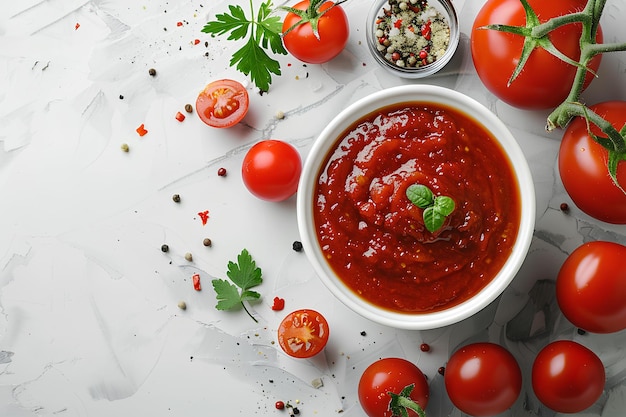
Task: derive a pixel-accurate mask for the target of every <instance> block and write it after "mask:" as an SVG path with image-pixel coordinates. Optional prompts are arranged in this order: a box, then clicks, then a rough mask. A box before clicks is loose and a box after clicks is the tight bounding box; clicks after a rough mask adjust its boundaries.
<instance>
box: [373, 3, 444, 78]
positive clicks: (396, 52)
mask: <svg viewBox="0 0 626 417" xmlns="http://www.w3.org/2000/svg"><path fill="white" fill-rule="evenodd" d="M388 4H389V8H388V9H387V8H383V13H382V14H381V15H379V16H378V18H377V20H376V31H375V35H376V40H377V42H378V46H377V49H378V51H379V52H380V53H381V54H382V55H383V56H384V57H385V59H386V60H388V61H390V62H392V63H393V64H395V65H397V66H399V67H419V66H424V65H428V64H431V63H433V62H434V61H436V60H437V59H439V58H440V57H441V56H442V55H443V54H444V53H445V52H446V49H448V45H449V43H450V25H449V24H448V22H447V21H446V19H445V17H444V16H443V15H442V14H441V12H439V11H438V10H437V9H435V8H434V7H432V6H430V5H429V4H428V2H427V1H426V0H388Z"/></svg>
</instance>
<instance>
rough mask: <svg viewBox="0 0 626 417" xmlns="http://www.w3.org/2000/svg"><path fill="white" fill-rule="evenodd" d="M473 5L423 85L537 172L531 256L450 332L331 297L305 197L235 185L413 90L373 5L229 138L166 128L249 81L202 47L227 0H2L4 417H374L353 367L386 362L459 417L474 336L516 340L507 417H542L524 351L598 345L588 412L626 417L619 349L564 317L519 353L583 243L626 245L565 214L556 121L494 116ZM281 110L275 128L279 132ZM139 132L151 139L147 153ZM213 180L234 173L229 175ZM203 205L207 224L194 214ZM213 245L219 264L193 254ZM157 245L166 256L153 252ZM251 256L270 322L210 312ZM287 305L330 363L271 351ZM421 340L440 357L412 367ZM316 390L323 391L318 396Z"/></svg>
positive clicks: (615, 4)
mask: <svg viewBox="0 0 626 417" xmlns="http://www.w3.org/2000/svg"><path fill="white" fill-rule="evenodd" d="M237 3H240V4H242V5H243V6H244V8H245V7H246V5H247V2H246V1H243V0H241V1H238V2H237ZM258 3H259V2H258V1H257V0H255V5H256V4H258ZM481 3H482V1H480V0H477V1H473V0H467V1H465V2H464V1H457V2H455V4H456V7H457V10H458V11H459V14H460V18H461V24H462V31H463V33H464V37H463V39H462V43H461V46H460V48H459V51H458V53H457V56H456V57H455V59H454V61H453V62H452V63H451V64H450V65H449V66H448V68H446V69H445V70H444V72H443V73H442V74H440V75H439V76H438V77H435V78H432V79H429V80H425V81H412V82H427V83H434V84H438V85H443V86H446V87H451V88H455V89H457V90H460V91H462V92H465V93H467V94H469V95H471V96H472V97H474V98H476V99H477V100H479V101H481V102H483V103H484V104H485V105H487V106H489V108H491V109H492V110H493V111H494V112H496V113H497V114H498V115H499V117H501V118H502V119H503V120H504V121H505V122H507V124H508V125H509V127H510V128H511V130H512V132H513V133H514V135H515V136H516V137H517V138H518V140H519V142H520V144H521V146H522V148H523V150H524V152H525V154H526V156H527V158H528V160H529V163H530V165H531V168H532V171H533V175H534V177H535V184H536V188H537V197H538V198H537V210H538V216H537V233H536V239H535V241H534V243H533V246H532V248H531V251H530V254H529V256H528V259H527V261H526V263H525V265H524V267H523V268H522V271H521V272H520V274H519V276H518V277H517V278H516V280H515V281H514V282H513V284H512V285H511V287H510V288H509V290H507V291H506V292H505V294H504V295H503V297H502V301H497V302H495V303H494V304H493V305H492V306H490V307H489V308H487V309H486V310H485V311H483V312H481V313H480V314H478V315H477V316H476V317H472V318H471V319H468V320H467V321H465V322H463V323H461V324H458V325H455V326H451V327H450V328H444V329H439V330H433V331H425V332H416V331H396V330H394V329H390V328H385V327H381V326H378V325H376V324H373V323H371V322H368V321H366V320H364V319H362V318H360V317H359V316H356V315H355V314H354V313H352V312H350V311H348V310H347V309H346V308H345V307H344V306H343V305H341V304H340V303H339V302H337V301H336V300H334V299H333V298H332V296H331V295H330V292H328V291H327V290H326V289H325V288H323V287H322V285H321V284H320V283H319V281H318V280H317V278H316V277H315V275H314V273H313V271H312V268H311V267H310V265H309V264H308V262H307V260H306V258H305V255H304V254H302V253H296V252H294V251H293V250H292V249H291V245H292V242H293V241H295V240H298V238H299V237H298V231H297V227H296V217H295V199H293V198H292V199H290V200H288V201H286V202H283V203H278V204H277V203H267V202H263V201H260V200H257V199H256V198H254V197H253V196H251V195H250V194H249V193H248V192H247V191H246V190H245V188H244V186H243V185H242V182H241V179H240V166H241V160H242V158H243V155H244V154H245V151H246V150H247V149H248V148H249V147H250V146H251V145H252V144H254V143H255V142H257V141H259V140H261V139H267V138H277V139H282V140H286V141H289V142H291V143H293V144H294V145H295V146H296V147H297V148H298V150H299V151H300V152H301V155H302V157H303V158H305V157H306V154H307V151H308V149H309V146H310V144H311V143H312V141H313V140H314V139H315V137H316V134H318V133H319V131H320V130H321V129H322V127H323V126H324V125H325V124H326V123H328V121H329V120H330V119H331V118H332V117H333V116H334V115H335V114H336V113H337V112H338V111H339V110H341V109H342V108H344V107H345V106H346V105H348V104H349V103H351V102H353V101H355V100H356V99H358V98H360V97H363V96H364V95H366V94H368V93H371V92H374V91H377V90H379V89H381V88H385V87H389V86H393V85H399V84H403V83H408V82H409V81H403V80H400V79H397V78H393V77H390V76H389V75H388V74H387V73H385V72H383V71H382V70H380V69H379V68H377V67H376V65H375V63H374V61H373V60H372V59H371V57H370V56H369V55H368V51H367V47H366V45H365V40H364V20H365V15H366V13H367V9H368V8H369V5H370V4H371V2H369V1H367V2H366V1H363V0H350V1H348V2H347V3H345V4H344V6H345V9H346V11H347V12H348V13H349V18H350V24H351V30H352V31H351V37H350V41H349V43H348V46H347V48H346V50H345V51H344V52H343V53H342V54H341V55H340V56H339V57H338V58H336V59H335V60H333V61H332V62H330V63H328V64H325V65H321V66H317V65H308V66H304V65H302V63H300V62H298V61H296V60H295V59H293V58H290V57H281V58H280V61H281V64H282V69H283V75H282V76H281V77H279V78H275V79H274V83H273V84H272V88H271V91H270V93H269V94H265V95H259V94H256V93H255V92H254V88H253V87H252V86H249V88H250V91H251V97H252V103H251V109H250V112H249V114H248V115H247V116H246V118H245V119H244V121H243V122H242V123H241V124H240V125H238V126H236V127H234V128H232V129H223V130H218V129H212V128H209V127H208V126H206V125H204V124H203V123H202V122H201V121H200V120H199V119H198V118H197V117H195V115H194V116H188V117H187V119H186V120H185V121H184V122H183V123H179V122H178V121H176V120H175V119H174V115H175V114H176V112H177V111H182V109H183V107H184V105H185V104H186V103H195V97H196V95H197V92H198V91H199V90H200V89H201V88H202V87H203V86H204V85H205V84H206V83H207V82H208V81H210V80H213V79H217V78H226V77H228V78H234V79H238V80H240V81H242V82H244V83H247V80H246V79H245V78H244V77H243V76H242V75H241V74H239V73H237V72H235V71H234V70H233V69H231V68H229V67H228V60H229V58H230V54H231V53H232V51H233V47H234V45H232V44H231V43H229V42H227V41H226V40H225V39H220V38H215V39H213V38H211V37H209V36H207V35H206V34H204V33H202V32H201V29H202V27H203V26H204V24H205V23H206V22H207V21H208V20H209V19H210V18H212V16H214V15H215V13H221V12H223V11H225V10H226V7H227V4H228V2H226V1H221V0H205V1H198V0H181V1H163V0H161V1H159V0H145V1H142V2H138V1H127V0H92V1H87V0H48V1H45V0H20V1H9V0H0V416H7V417H34V416H46V417H47V416H67V417H75V416H89V417H100V416H102V417H104V416H137V415H143V416H153V417H160V416H187V417H192V416H207V415H209V416H217V415H245V416H251V415H283V414H284V413H285V412H284V411H282V412H281V411H278V410H276V409H275V408H274V402H275V401H276V400H283V401H285V402H287V401H289V402H291V403H292V404H296V403H297V404H298V408H299V409H300V411H301V415H302V416H332V415H337V414H339V413H340V412H342V414H341V415H344V416H363V415H364V413H363V412H362V411H361V409H360V407H359V406H358V404H357V402H356V383H357V381H358V378H359V376H360V372H361V371H362V370H363V369H364V367H365V366H367V364H369V363H370V362H371V361H372V360H373V359H375V358H377V357H381V356H391V355H401V356H404V357H407V358H409V359H411V360H414V361H416V362H417V364H418V365H419V366H420V367H421V368H422V369H423V370H424V371H425V373H426V374H428V376H429V378H430V381H431V396H432V397H431V398H432V399H431V403H430V405H429V408H428V410H427V411H428V415H429V416H447V415H450V416H460V415H461V414H460V413H459V411H458V410H455V409H454V408H453V407H452V406H451V405H450V403H449V401H448V400H447V398H446V397H445V395H444V391H443V386H442V378H441V376H440V375H439V374H438V373H437V369H438V368H439V367H440V366H442V365H444V364H445V360H446V358H447V357H448V354H449V353H450V352H451V351H452V350H454V349H455V348H456V347H457V346H459V345H460V344H462V343H466V342H468V341H473V340H493V341H497V342H500V343H502V344H504V345H505V346H506V347H507V348H509V349H510V350H511V352H513V353H514V354H515V355H516V357H517V358H518V360H519V361H520V364H521V365H522V368H523V370H524V376H525V389H524V392H523V394H522V395H521V396H520V399H519V401H518V403H517V404H516V405H515V407H514V408H513V409H512V410H511V411H509V412H507V413H505V414H504V415H507V416H533V415H536V416H539V415H542V416H545V415H551V413H550V412H549V411H548V410H545V409H543V408H542V407H540V405H539V404H538V402H537V400H536V399H535V398H534V396H533V394H532V390H530V389H529V383H528V381H529V378H528V377H529V374H530V364H531V363H532V358H533V355H534V354H535V353H536V352H537V351H538V350H539V348H540V347H541V346H542V345H543V344H545V343H546V342H547V341H548V340H551V339H553V338H556V337H559V338H573V339H576V340H578V341H580V342H581V343H583V344H585V345H587V346H590V347H591V348H593V349H594V350H595V351H596V352H597V353H598V354H599V356H600V357H601V359H602V360H603V362H604V363H605V366H606V369H607V377H608V380H607V390H606V392H605V395H603V397H602V399H601V400H600V401H599V403H598V404H597V405H596V406H594V407H593V408H592V409H590V410H588V412H586V413H585V414H584V415H588V416H603V417H604V416H618V415H623V410H624V409H625V408H624V407H626V400H625V392H626V389H625V387H626V384H625V383H624V379H625V378H626V359H625V358H624V353H623V349H622V348H621V347H623V346H624V344H625V343H626V334H624V333H623V332H622V333H618V334H614V335H608V336H607V335H605V336H598V335H589V334H587V335H583V336H581V335H578V334H577V333H576V329H574V328H573V327H572V326H571V325H570V324H568V323H567V322H566V321H565V320H564V319H563V318H562V317H560V316H558V313H555V314H557V316H556V319H555V321H554V323H551V326H552V327H550V329H549V330H551V332H550V333H549V334H545V335H544V336H542V337H539V338H536V339H533V340H531V341H526V342H512V341H510V340H508V339H507V338H506V337H505V332H506V330H507V323H508V322H509V321H510V320H511V319H513V318H514V317H515V316H516V314H517V313H518V312H519V311H521V310H522V308H523V306H524V305H525V304H526V303H527V302H528V292H529V291H530V289H531V288H532V287H533V285H534V284H535V283H536V282H537V281H541V280H547V281H548V282H549V281H551V280H554V278H555V275H556V271H558V268H559V266H560V263H561V262H562V261H563V260H564V259H565V257H566V255H567V254H568V253H569V252H570V251H572V250H573V249H574V248H576V247H577V246H578V245H579V244H581V243H582V242H584V241H587V240H592V239H610V240H614V241H619V242H622V243H626V237H625V236H626V230H625V228H624V227H623V226H622V227H618V226H613V227H608V226H607V225H604V224H599V223H597V222H595V221H593V220H592V219H590V218H588V217H587V216H585V215H583V214H582V213H580V212H578V211H577V210H576V209H575V207H573V205H572V204H571V202H570V206H571V207H572V211H571V213H569V214H567V215H564V214H563V213H562V212H561V211H560V210H559V205H560V203H561V202H569V200H568V198H567V196H566V195H565V193H564V191H563V188H562V186H561V184H560V182H559V180H558V176H555V161H556V151H557V149H558V139H559V133H558V132H557V133H553V134H551V135H547V134H545V133H544V132H543V125H544V120H545V116H546V114H544V113H542V112H536V113H534V112H520V111H518V110H515V109H512V108H510V107H508V106H506V105H504V104H502V103H500V102H498V101H497V100H496V99H495V98H493V97H492V96H491V95H490V94H488V93H487V92H486V91H485V90H484V88H483V87H482V85H481V84H480V82H479V81H478V80H477V78H476V77H475V74H474V70H473V67H472V63H471V60H470V58H469V56H468V50H467V35H466V34H467V33H468V28H469V27H470V26H471V22H472V19H473V15H474V14H475V13H476V12H477V10H478V8H479V7H480V5H481ZM624 16H626V7H625V3H624V2H623V1H615V0H609V4H608V5H607V11H606V13H605V16H604V18H603V24H604V28H605V37H606V40H607V41H610V40H614V39H617V38H618V37H619V36H620V33H623V24H622V23H621V22H622V21H623V18H624ZM177 22H182V23H183V25H182V26H177ZM77 23H78V24H79V27H78V28H77V27H76V25H77ZM620 31H621V32H620ZM622 37H623V36H622ZM194 39H199V40H200V43H199V44H197V45H194V42H193V40H194ZM205 41H206V42H208V45H207V46H205ZM150 68H154V69H156V71H157V76H156V77H150V76H149V75H148V69H150ZM600 73H601V78H600V79H599V80H597V81H595V82H594V84H592V87H591V88H590V89H589V91H588V92H587V93H586V95H585V98H586V99H587V100H588V101H589V102H597V101H603V100H608V99H617V98H621V99H626V82H625V80H626V56H625V55H624V54H613V55H611V56H607V57H605V59H604V61H603V64H602V67H601V69H600ZM120 96H123V99H122V98H120ZM279 111H282V112H284V113H285V115H286V117H285V118H284V119H277V118H276V117H275V115H276V113H277V112H279ZM142 123H144V124H145V126H146V128H147V130H148V131H149V133H148V134H147V135H146V136H144V137H139V136H138V135H137V134H136V133H135V129H136V128H137V127H138V126H139V125H140V124H142ZM122 143H127V144H128V145H129V146H130V152H128V153H124V152H122V151H121V150H120V145H121V144H122ZM220 167H224V168H226V169H227V170H228V174H227V176H226V177H218V176H217V169H218V168H220ZM175 193H177V194H180V195H181V199H182V201H181V202H180V203H179V204H176V203H174V202H173V201H172V198H171V197H172V195H173V194H175ZM205 210H208V211H209V213H210V218H209V220H208V222H207V224H206V225H204V226H203V225H202V222H201V219H200V217H199V216H198V213H199V212H202V211H205ZM205 237H209V238H211V239H212V241H213V246H212V247H210V248H209V247H205V246H204V245H203V244H202V241H203V239H204V238H205ZM164 243H165V244H168V245H169V247H170V251H169V252H168V253H163V252H161V250H160V248H161V245H162V244H164ZM243 248H247V249H248V250H249V251H250V253H251V254H252V255H253V257H254V258H255V260H256V261H257V264H258V265H259V266H260V267H261V268H262V269H263V276H264V283H263V284H262V285H261V286H260V287H258V289H259V291H260V292H261V293H262V294H263V300H262V302H261V303H259V304H255V305H254V306H253V311H254V314H255V315H256V317H257V318H258V319H259V324H255V323H254V322H253V321H252V320H250V319H249V318H248V317H247V316H246V315H245V314H243V313H231V312H218V311H217V310H215V308H214V305H215V296H214V293H213V290H212V288H211V286H210V279H211V278H212V277H224V276H225V272H226V265H227V263H228V261H229V260H234V259H235V257H236V255H237V254H238V253H239V252H240V251H241V249H243ZM187 252H190V253H192V254H193V261H192V262H189V261H187V260H185V258H184V255H185V253H187ZM194 273H200V274H201V277H202V280H203V281H202V282H203V286H204V288H203V290H202V291H200V292H198V291H194V289H193V287H192V285H191V276H192V275H193V274H194ZM548 286H549V284H548ZM274 296H280V297H283V298H284V299H285V300H286V308H285V310H284V311H283V313H286V312H287V311H289V310H294V309H297V308H304V307H308V308H315V309H318V310H319V311H321V312H323V313H324V314H325V315H326V317H327V318H328V319H329V321H330V325H331V340H330V342H329V345H328V346H327V348H326V351H325V353H324V355H320V356H318V357H316V358H315V359H314V360H310V361H307V360H294V359H290V358H288V357H286V356H285V355H284V354H283V353H282V352H281V351H280V349H279V348H277V345H275V344H274V343H273V342H274V332H275V329H276V327H277V324H278V322H279V321H280V320H281V319H282V316H283V314H281V313H277V312H274V311H272V310H271V308H270V307H271V302H272V299H273V297H274ZM181 300H184V301H185V302H186V303H187V306H188V308H187V310H185V311H182V310H180V309H179V308H178V307H177V304H178V302H179V301H181ZM509 327H510V325H509ZM362 331H365V332H366V335H365V336H362V335H361V332H362ZM422 342H427V343H429V344H430V345H431V347H432V350H431V352H428V353H423V352H421V351H420V350H419V344H420V343H422ZM315 378H321V379H322V381H323V382H324V385H323V386H322V387H320V388H313V386H312V385H311V381H312V380H313V379H315ZM281 413H282V414H281ZM581 415H582V414H581Z"/></svg>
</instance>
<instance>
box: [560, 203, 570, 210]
mask: <svg viewBox="0 0 626 417" xmlns="http://www.w3.org/2000/svg"><path fill="white" fill-rule="evenodd" d="M559 208H560V209H561V211H569V205H568V204H567V203H561V205H560V206H559Z"/></svg>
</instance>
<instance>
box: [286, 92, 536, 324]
mask: <svg viewBox="0 0 626 417" xmlns="http://www.w3.org/2000/svg"><path fill="white" fill-rule="evenodd" d="M415 101H420V102H421V101H423V102H430V103H434V104H442V105H444V106H447V107H452V108H455V109H457V110H459V111H461V112H462V113H464V114H466V115H468V116H470V117H471V118H473V119H474V120H476V121H478V122H479V123H481V124H482V125H483V127H484V128H485V129H486V130H487V131H489V132H491V134H492V135H493V137H495V138H496V139H497V140H498V141H499V142H500V145H501V147H502V148H503V150H504V152H505V153H506V154H507V155H508V158H509V160H510V164H511V166H512V167H513V170H514V174H515V176H516V179H517V182H518V189H519V193H520V203H521V210H520V211H521V221H520V224H519V229H518V233H517V239H516V241H515V243H514V245H513V249H512V253H511V255H510V256H509V258H508V259H507V260H506V262H505V263H504V265H503V267H502V268H501V270H500V271H499V272H498V273H497V275H496V276H495V277H494V278H493V280H491V282H490V283H488V284H487V285H486V286H485V287H484V288H483V289H482V290H480V291H479V292H478V293H477V294H475V295H474V296H473V297H472V298H470V299H468V300H466V301H464V302H462V303H460V304H457V305H455V306H452V307H450V308H448V309H445V310H441V311H435V312H432V313H417V314H409V313H403V312H394V311H390V310H388V309H384V308H381V307H378V306H376V305H374V304H372V303H370V302H368V301H366V300H365V299H363V298H361V297H360V296H357V295H356V294H355V293H354V291H352V290H351V289H350V288H348V287H347V286H346V284H344V283H343V282H342V281H341V279H339V278H338V277H337V275H336V274H335V272H334V271H333V269H332V268H331V267H330V266H329V264H328V263H327V261H326V259H325V257H324V254H323V253H322V250H321V248H320V244H319V243H318V238H317V231H316V226H315V224H314V219H313V211H314V210H315V206H314V193H315V187H316V183H317V181H318V175H319V172H320V169H321V166H322V164H323V163H324V162H325V159H326V157H327V155H328V154H329V152H330V151H331V150H332V148H333V147H334V145H335V144H336V142H337V140H338V138H339V136H340V135H342V134H343V133H344V131H345V130H346V129H347V128H349V127H350V126H352V125H353V123H354V122H356V121H357V120H359V119H360V118H362V117H364V116H366V115H368V114H370V113H371V112H373V111H375V110H378V109H381V108H384V107H387V106H390V105H393V104H397V103H403V102H415ZM297 213H298V228H299V231H300V235H301V239H302V244H303V246H304V250H305V252H306V254H307V257H308V259H309V260H310V262H311V263H312V265H313V267H314V269H315V271H316V273H317V275H318V276H319V278H320V279H321V280H322V282H323V283H324V284H325V285H326V287H328V289H329V290H330V291H331V292H332V293H333V294H334V295H335V296H336V297H337V298H338V299H339V300H341V302H343V303H344V304H345V305H346V306H348V307H349V308H350V309H352V310H353V311H355V312H356V313H358V314H360V315H362V316H364V317H366V318H368V319H370V320H372V321H374V322H378V323H380V324H383V325H387V326H391V327H395V328H402V329H414V330H425V329H433V328H438V327H443V326H447V325H450V324H453V323H456V322H459V321H461V320H463V319H466V318H468V317H470V316H472V315H474V314H475V313H477V312H478V311H480V310H482V309H483V308H484V307H486V306H487V305H489V304H490V303H491V302H492V301H494V300H495V299H496V298H497V297H498V296H499V295H500V294H501V293H502V292H503V291H504V289H505V288H506V287H507V286H508V285H509V283H510V282H511V281H512V280H513V278H514V277H515V275H516V274H517V272H518V270H519V268H520V267H521V265H522V263H523V261H524V259H525V257H526V254H527V252H528V249H529V247H530V243H531V239H532V236H533V230H534V226H535V191H534V185H533V180H532V176H531V173H530V170H529V167H528V164H527V162H526V159H525V157H524V155H523V153H522V151H521V149H520V147H519V145H518V143H517V142H516V140H515V138H514V137H513V136H512V134H511V133H510V132H509V130H508V129H507V127H506V126H505V125H504V124H503V123H502V122H501V121H500V119H498V118H497V117H496V116H495V115H494V114H493V113H491V112H490V111H489V110H488V109H487V108H486V107H484V106H483V105H482V104H480V103H478V102H477V101H475V100H474V99H472V98H470V97H468V96H466V95H464V94H462V93H459V92H457V91H454V90H450V89H447V88H443V87H437V86H432V85H409V86H401V87H394V88H389V89H386V90H382V91H379V92H376V93H373V94H371V95H369V96H367V97H364V98H362V99H360V100H359V101H357V102H355V103H354V104H352V105H350V106H349V107H347V108H346V109H345V110H343V111H342V112H341V113H339V114H338V115H337V116H336V117H335V118H334V119H333V120H332V121H331V122H330V123H329V124H328V126H327V127H326V128H325V129H324V130H323V131H322V132H321V134H320V135H319V137H318V138H317V139H316V141H315V142H314V144H313V146H312V148H311V151H310V153H309V155H308V156H307V159H306V161H305V164H304V168H303V171H302V175H301V178H300V184H299V188H298V195H297Z"/></svg>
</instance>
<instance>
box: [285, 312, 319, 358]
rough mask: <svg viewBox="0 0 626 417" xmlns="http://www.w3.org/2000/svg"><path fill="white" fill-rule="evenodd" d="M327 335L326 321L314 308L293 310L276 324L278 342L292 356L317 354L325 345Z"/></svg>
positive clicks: (302, 356) (304, 356)
mask: <svg viewBox="0 0 626 417" xmlns="http://www.w3.org/2000/svg"><path fill="white" fill-rule="evenodd" d="M328 336H329V328H328V322H327V321H326V318H325V317H324V316H323V315H322V314H320V313H318V312H317V311H315V310H308V309H301V310H296V311H293V312H291V313H289V314H288V315H287V316H286V317H285V318H284V319H283V321H282V322H281V323H280V326H278V344H279V345H280V347H281V348H282V349H283V350H284V351H285V353H286V354H287V355H289V356H292V357H294V358H310V357H312V356H315V355H317V354H318V353H320V352H321V351H322V350H323V349H324V347H325V346H326V343H327V342H328Z"/></svg>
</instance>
